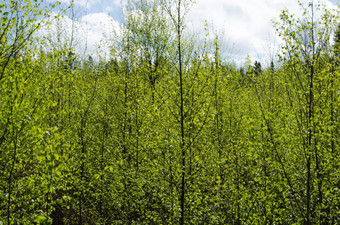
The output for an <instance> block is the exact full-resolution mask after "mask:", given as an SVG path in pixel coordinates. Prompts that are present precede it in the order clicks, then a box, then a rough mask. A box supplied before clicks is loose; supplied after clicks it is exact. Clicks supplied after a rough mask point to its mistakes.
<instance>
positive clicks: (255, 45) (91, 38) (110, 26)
mask: <svg viewBox="0 0 340 225" xmlns="http://www.w3.org/2000/svg"><path fill="white" fill-rule="evenodd" d="M62 1H63V2H68V3H69V2H70V1H71V0H62ZM302 1H303V2H304V3H307V2H308V0H302ZM74 2H75V4H76V5H78V6H81V7H83V8H86V9H87V10H88V12H98V11H102V12H101V13H90V14H87V15H85V16H83V17H81V18H80V19H79V20H77V21H73V25H74V27H76V30H77V32H76V33H75V36H76V37H77V39H78V40H79V42H80V43H79V44H78V47H77V49H78V51H81V50H83V49H84V48H85V46H87V48H86V50H87V53H89V54H94V53H95V52H96V51H97V46H98V45H99V43H100V41H101V40H104V42H107V41H108V40H109V39H110V38H112V30H114V29H115V30H117V31H118V32H119V24H118V22H117V21H115V20H114V19H113V18H112V17H110V16H109V15H108V14H109V13H110V12H113V11H114V10H117V7H123V5H125V4H126V2H127V1H126V0H112V1H105V0H75V1H74ZM325 3H326V5H327V6H328V7H330V8H336V5H335V4H334V3H331V2H330V1H326V2H325ZM282 9H288V10H289V11H290V13H293V14H295V15H297V16H299V15H301V10H300V7H299V5H298V2H297V0H257V1H250V0H237V1H236V0H209V1H208V0H196V4H194V5H193V6H192V9H191V11H190V12H189V18H188V19H189V20H190V21H191V22H190V24H192V25H190V24H189V26H193V27H194V28H195V29H196V30H199V31H202V30H203V26H204V23H205V20H207V21H208V23H209V24H212V25H213V27H214V29H215V30H217V31H222V33H223V34H224V36H225V39H226V42H227V43H228V44H227V46H226V48H229V50H227V52H229V51H230V49H232V58H233V59H234V60H235V61H237V62H241V61H244V59H245V58H246V56H247V54H249V55H250V57H251V59H252V60H266V59H268V58H269V57H272V56H273V55H274V50H273V49H274V46H277V43H279V42H280V41H279V40H278V39H277V38H276V34H275V29H274V28H273V24H272V22H271V20H272V19H277V20H278V19H279V15H280V11H281V10H282ZM63 23H64V25H62V26H63V27H65V28H67V29H68V30H71V24H72V20H71V19H70V18H68V17H64V19H63ZM65 30H66V29H65ZM65 33H67V34H66V36H68V37H69V36H70V31H67V32H65ZM228 45H229V46H228ZM100 46H101V47H102V50H103V49H104V51H108V50H107V48H108V47H107V46H106V47H105V45H102V44H101V45H100Z"/></svg>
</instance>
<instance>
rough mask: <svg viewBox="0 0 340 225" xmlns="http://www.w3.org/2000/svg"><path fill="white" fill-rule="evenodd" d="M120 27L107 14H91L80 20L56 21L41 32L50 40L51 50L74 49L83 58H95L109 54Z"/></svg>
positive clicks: (64, 19)
mask: <svg viewBox="0 0 340 225" xmlns="http://www.w3.org/2000/svg"><path fill="white" fill-rule="evenodd" d="M52 18H54V17H52ZM119 27H120V25H119V23H118V22H117V21H115V20H114V19H113V18H112V17H110V16H109V15H108V14H106V13H90V14H87V15H85V16H83V17H81V18H80V19H78V20H72V19H71V18H69V17H67V16H62V17H59V19H57V20H56V19H54V20H52V21H51V25H50V27H49V28H48V29H46V28H45V29H42V30H41V31H40V35H42V36H44V37H46V38H47V39H48V42H49V43H50V48H54V47H55V46H60V45H62V46H65V47H74V48H75V50H76V52H77V53H78V54H79V55H81V56H86V55H92V56H94V57H95V56H96V55H97V54H98V52H101V53H104V54H107V53H108V52H109V44H110V43H109V42H110V41H112V39H113V37H114V35H115V33H119ZM71 45H72V46H71Z"/></svg>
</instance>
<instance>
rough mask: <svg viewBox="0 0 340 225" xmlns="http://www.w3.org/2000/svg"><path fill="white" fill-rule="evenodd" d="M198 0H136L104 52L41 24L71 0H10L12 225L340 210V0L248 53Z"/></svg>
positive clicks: (5, 70)
mask: <svg viewBox="0 0 340 225" xmlns="http://www.w3.org/2000/svg"><path fill="white" fill-rule="evenodd" d="M193 4H194V3H193V2H192V1H189V0H130V1H129V2H128V4H127V5H126V9H125V10H124V14H123V16H124V22H123V23H122V24H121V27H120V29H121V35H116V37H115V38H114V40H112V42H110V43H111V46H110V55H109V57H108V58H104V57H102V58H98V59H96V58H92V57H85V58H84V57H80V56H79V55H78V54H77V53H76V52H75V50H74V46H73V44H72V42H71V43H70V42H68V43H63V42H62V41H57V42H54V43H53V44H51V42H49V41H51V40H50V39H48V38H45V37H42V36H39V35H36V34H37V32H39V30H40V29H42V27H46V26H47V27H48V26H50V23H51V22H50V21H51V19H54V20H58V17H59V16H58V15H62V14H63V13H67V11H68V10H71V7H68V8H66V9H63V10H60V11H58V14H57V13H54V14H53V13H51V12H55V9H58V10H59V9H60V2H54V3H53V2H52V3H46V1H43V0H18V1H16V0H1V1H0V15H1V16H0V224H1V225H2V224H8V225H10V224H60V225H62V224H80V225H82V224H181V225H183V224H234V225H239V224H306V225H310V224H340V149H339V147H340V146H339V145H340V143H339V140H340V139H339V134H340V114H339V109H340V108H339V107H340V64H339V62H340V28H339V24H338V23H339V22H338V21H340V20H339V14H338V10H333V9H329V8H327V7H325V5H324V4H322V2H316V1H315V2H313V1H310V3H309V4H307V5H306V4H303V3H301V2H300V6H301V8H300V11H301V17H297V16H296V15H293V14H291V13H290V12H289V10H286V9H284V10H282V11H281V14H280V15H278V20H276V21H274V22H273V30H275V31H276V34H277V35H278V36H279V37H280V38H281V40H282V44H281V47H280V51H279V53H278V55H277V58H278V60H275V61H274V60H273V61H272V62H271V63H270V64H269V65H268V66H264V64H263V63H262V64H261V62H260V61H254V62H253V61H252V60H253V59H250V58H248V59H247V64H246V65H245V66H238V65H235V64H232V63H230V61H229V60H225V59H224V57H222V52H223V51H224V49H222V47H221V46H222V45H221V42H222V41H223V38H224V37H222V36H220V35H219V33H218V32H215V33H214V32H211V30H210V29H209V25H206V26H205V27H204V29H203V30H202V32H203V33H205V34H206V35H203V36H205V38H203V40H202V39H198V38H197V36H195V35H194V34H192V33H191V32H190V30H189V29H188V27H187V19H186V17H187V15H188V13H189V11H190V7H192V5H193ZM210 32H211V33H210ZM211 36H213V38H210V37H211Z"/></svg>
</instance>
